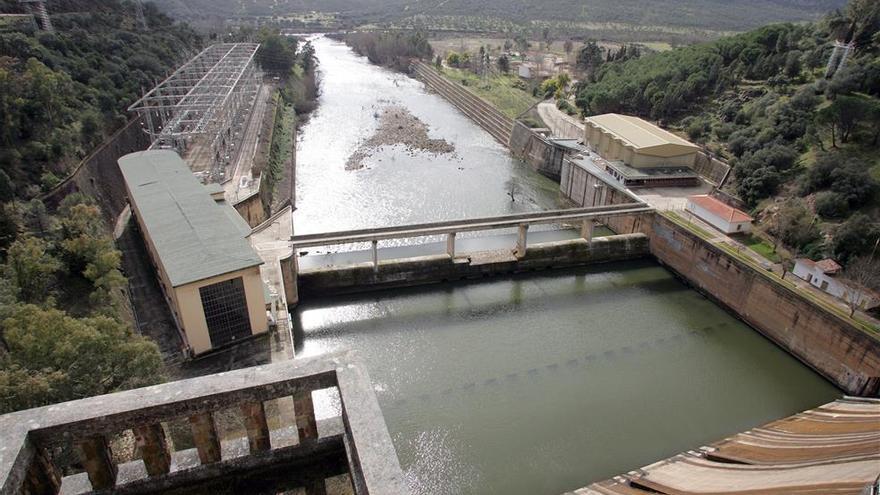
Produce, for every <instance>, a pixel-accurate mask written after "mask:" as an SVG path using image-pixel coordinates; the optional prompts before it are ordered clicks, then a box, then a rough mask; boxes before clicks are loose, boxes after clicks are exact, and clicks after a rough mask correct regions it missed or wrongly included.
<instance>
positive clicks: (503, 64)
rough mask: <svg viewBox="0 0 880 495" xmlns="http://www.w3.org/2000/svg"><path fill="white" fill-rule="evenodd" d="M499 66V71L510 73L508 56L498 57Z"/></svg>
mask: <svg viewBox="0 0 880 495" xmlns="http://www.w3.org/2000/svg"><path fill="white" fill-rule="evenodd" d="M496 63H497V64H498V70H500V71H501V72H503V73H505V74H507V73H509V72H510V59H509V58H507V55H502V56H500V57H498V60H497V62H496Z"/></svg>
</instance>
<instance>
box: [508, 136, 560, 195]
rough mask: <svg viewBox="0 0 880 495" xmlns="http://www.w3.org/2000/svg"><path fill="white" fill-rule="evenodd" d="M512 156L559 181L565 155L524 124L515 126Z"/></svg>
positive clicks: (511, 148)
mask: <svg viewBox="0 0 880 495" xmlns="http://www.w3.org/2000/svg"><path fill="white" fill-rule="evenodd" d="M510 154H511V155H513V156H515V157H517V158H519V159H520V160H523V161H524V162H526V163H528V164H529V166H530V167H532V170H534V171H535V172H538V173H540V174H542V175H546V176H547V177H550V178H551V179H553V180H555V181H557V182H558V181H559V178H560V174H561V173H562V159H563V157H564V155H565V153H564V152H563V151H562V150H561V149H559V148H557V147H556V146H553V145H552V144H550V143H549V142H548V141H547V140H546V139H544V137H543V136H542V135H540V134H538V133H537V132H535V131H533V130H532V129H530V128H529V126H527V125H525V124H523V123H522V122H516V123H515V124H514V125H513V132H512V133H511V135H510Z"/></svg>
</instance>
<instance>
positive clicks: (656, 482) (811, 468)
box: [570, 397, 880, 495]
mask: <svg viewBox="0 0 880 495" xmlns="http://www.w3.org/2000/svg"><path fill="white" fill-rule="evenodd" d="M878 477H880V399H863V398H853V397H846V398H843V399H840V400H836V401H834V402H831V403H829V404H825V405H824V406H821V407H818V408H816V409H811V410H809V411H805V412H803V413H799V414H796V415H794V416H791V417H788V418H784V419H781V420H778V421H774V422H772V423H769V424H767V425H765V426H763V427H760V428H755V429H753V430H749V431H747V432H744V433H740V434H737V435H734V436H733V437H730V438H728V439H726V440H723V441H721V442H718V443H716V444H714V445H712V446H710V447H703V448H701V449H700V450H699V451H690V452H686V453H683V454H679V455H677V456H675V457H672V458H669V459H666V460H664V461H660V462H657V463H655V464H651V465H650V466H646V467H644V468H642V469H638V470H635V471H630V472H629V473H627V474H624V475H621V476H616V477H615V478H614V479H611V480H607V481H603V482H600V483H594V484H592V485H590V486H588V487H587V488H582V489H579V490H575V491H574V492H572V494H570V495H617V494H621V495H623V494H627V495H638V494H649V493H661V494H669V495H673V494H674V495H684V494H696V493H712V494H728V493H729V494H735V493H762V494H817V495H818V494H823V495H825V494H852V495H858V494H873V493H877V491H876V490H877V483H878V479H880V478H878ZM872 490H873V491H872Z"/></svg>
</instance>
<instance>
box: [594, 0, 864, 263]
mask: <svg viewBox="0 0 880 495" xmlns="http://www.w3.org/2000/svg"><path fill="white" fill-rule="evenodd" d="M835 40H844V41H852V42H853V45H854V47H855V48H854V51H853V53H852V54H851V55H850V56H849V58H848V59H847V61H846V63H845V64H843V66H841V67H840V68H839V70H836V71H835V70H834V69H836V68H837V66H838V65H840V64H839V61H838V62H835V63H834V64H832V66H833V69H832V70H831V71H830V72H827V70H826V69H827V67H828V66H829V64H828V62H829V58H830V57H831V55H832V50H833V42H834V41H835ZM578 61H579V65H581V66H582V68H583V69H584V70H585V71H586V73H587V75H586V77H585V78H584V80H583V81H581V83H580V84H579V86H578V89H577V104H578V106H579V107H580V109H581V110H582V111H583V112H584V114H585V115H593V114H599V113H605V112H623V113H630V114H635V115H640V116H643V117H646V118H649V119H654V120H659V121H660V122H661V123H663V124H665V125H668V126H671V127H677V128H679V129H681V130H682V131H683V132H685V133H686V134H687V135H688V136H689V137H690V138H691V139H692V140H694V141H696V142H698V143H701V144H703V145H704V146H705V147H706V149H707V150H708V151H710V152H712V153H714V154H716V155H720V156H722V157H724V158H727V159H728V160H729V161H730V163H731V164H732V165H733V167H734V180H733V181H732V182H731V183H729V185H728V187H730V188H732V192H734V193H735V194H737V195H739V196H740V197H741V198H742V199H743V200H744V201H745V202H746V203H747V204H748V205H749V206H750V207H752V208H754V211H755V212H756V213H757V214H759V217H760V218H761V219H762V226H763V227H764V229H765V233H766V234H767V235H769V236H772V237H773V238H774V240H776V241H777V242H781V243H782V244H783V245H785V246H786V247H787V248H788V249H790V250H791V251H792V252H793V253H795V254H797V253H801V254H806V255H810V256H822V255H829V256H833V257H835V258H836V259H838V261H841V262H846V261H848V260H849V259H851V258H854V257H856V256H858V255H864V254H866V253H868V252H869V251H870V250H871V249H872V248H873V246H874V243H875V242H876V240H877V238H878V237H880V223H878V220H880V214H878V212H880V200H878V195H880V186H878V181H880V153H878V151H880V147H878V146H880V143H878V141H880V131H878V130H880V2H876V1H873V0H853V2H852V3H851V4H850V5H849V6H848V7H847V8H846V9H845V10H844V11H842V12H835V13H833V14H830V15H829V16H827V17H826V18H825V19H823V20H822V21H820V22H816V23H812V24H778V25H770V26H766V27H763V28H760V29H757V30H755V31H751V32H748V33H745V34H741V35H737V36H732V37H729V38H724V39H721V40H718V41H716V42H712V43H706V44H701V45H696V46H692V47H686V48H679V49H675V50H671V51H668V52H664V53H659V54H651V55H646V56H642V57H637V58H632V59H629V60H621V61H611V62H606V61H605V57H603V56H602V54H601V53H598V54H596V53H582V54H581V56H580V57H579V59H578ZM826 72H827V73H826Z"/></svg>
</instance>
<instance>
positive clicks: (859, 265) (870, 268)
mask: <svg viewBox="0 0 880 495" xmlns="http://www.w3.org/2000/svg"><path fill="white" fill-rule="evenodd" d="M843 278H845V279H846V282H845V285H846V289H845V292H844V294H843V300H844V301H846V304H847V306H849V316H850V317H852V316H853V315H855V314H856V310H857V309H860V308H862V307H863V304H864V303H865V302H867V300H868V299H869V298H870V297H871V296H872V294H873V293H874V290H877V289H878V286H880V262H878V261H877V260H875V259H872V258H871V257H869V256H859V257H858V258H855V259H853V260H850V262H849V263H847V265H846V268H844V270H843Z"/></svg>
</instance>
